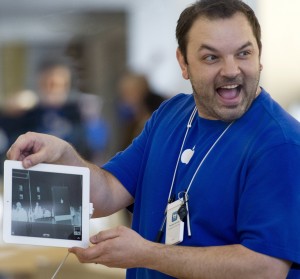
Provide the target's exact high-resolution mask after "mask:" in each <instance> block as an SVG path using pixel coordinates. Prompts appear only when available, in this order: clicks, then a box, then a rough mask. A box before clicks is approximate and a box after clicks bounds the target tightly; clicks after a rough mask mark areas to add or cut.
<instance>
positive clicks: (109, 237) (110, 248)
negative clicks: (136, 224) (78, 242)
mask: <svg viewBox="0 0 300 279" xmlns="http://www.w3.org/2000/svg"><path fill="white" fill-rule="evenodd" d="M90 241H91V243H92V244H94V245H93V246H92V247H89V248H86V249H83V248H79V247H74V248H71V249H69V251H70V252H71V253H74V254H75V255H76V256H77V258H78V260H79V261H80V262H81V263H99V264H103V265H106V266H108V267H118V268H133V267H141V266H143V265H144V264H145V263H144V262H143V261H144V256H145V251H146V249H147V248H146V247H147V244H148V243H149V241H147V240H145V239H144V238H142V237H141V236H140V235H139V234H137V233H136V232H135V231H133V230H131V229H129V228H127V227H124V226H119V227H117V228H114V229H110V230H105V231H101V232H99V233H98V234H96V235H94V236H92V237H91V238H90Z"/></svg>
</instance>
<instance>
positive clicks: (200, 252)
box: [142, 243, 290, 279]
mask: <svg viewBox="0 0 300 279" xmlns="http://www.w3.org/2000/svg"><path fill="white" fill-rule="evenodd" d="M146 249H147V251H145V253H144V254H145V258H144V259H143V261H144V263H143V264H142V265H144V266H143V267H147V268H150V269H154V270H158V271H160V272H163V273H166V274H169V275H170V276H173V277H176V278H188V279H193V278H197V279H201V278H203V279H210V278H213V279H218V278H222V279H226V278H228V279H235V278H237V279H241V278H243V279H247V278H251V279H257V278H260V279H261V278H270V279H277V278H278V279H279V278H280V279H284V278H286V276H287V273H288V270H289V268H290V263H289V262H286V261H283V260H280V259H276V258H272V257H269V256H266V255H263V254H260V253H256V252H254V251H252V250H249V249H247V248H245V247H244V246H242V245H227V246H214V247H203V248H200V247H183V246H169V245H161V244H156V243H150V244H149V246H148V245H147V248H146Z"/></svg>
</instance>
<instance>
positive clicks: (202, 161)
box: [186, 122, 233, 195]
mask: <svg viewBox="0 0 300 279" xmlns="http://www.w3.org/2000/svg"><path fill="white" fill-rule="evenodd" d="M232 124H233V122H231V123H230V124H229V125H228V126H227V127H226V129H225V130H224V131H223V133H222V134H221V135H220V136H219V137H218V138H217V140H216V141H215V142H214V144H213V145H212V146H211V148H210V149H209V150H208V151H207V153H206V154H205V156H204V158H203V159H202V160H201V162H200V164H199V166H198V168H197V169H196V171H195V173H194V175H193V177H192V179H191V182H190V184H189V186H188V188H187V190H186V195H187V193H188V192H189V190H190V188H191V186H192V183H193V181H194V179H195V177H196V175H197V173H198V171H199V169H200V168H201V166H202V164H203V163H204V161H205V159H206V158H207V156H208V155H209V153H210V152H211V151H212V150H213V148H214V147H215V145H216V144H217V143H218V141H219V140H220V139H221V138H222V137H223V135H224V134H225V133H226V132H227V130H228V129H229V128H230V126H231V125H232Z"/></svg>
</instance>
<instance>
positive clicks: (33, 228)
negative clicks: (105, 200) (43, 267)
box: [3, 160, 90, 247]
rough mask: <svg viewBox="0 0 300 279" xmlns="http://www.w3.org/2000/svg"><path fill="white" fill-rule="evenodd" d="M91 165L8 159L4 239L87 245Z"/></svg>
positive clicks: (19, 242) (8, 241)
mask: <svg viewBox="0 0 300 279" xmlns="http://www.w3.org/2000/svg"><path fill="white" fill-rule="evenodd" d="M89 184H90V173H89V169H88V168H83V167H73V166H62V165H53V164H39V165H36V166H34V167H32V168H29V169H24V168H23V167H22V164H21V162H18V161H10V160H6V161H5V162H4V201H3V204H4V208H3V212H4V215H3V240H4V241H5V242H7V243H16V244H29V245H43V246H57V247H73V246H79V247H87V246H88V244H89V217H90V202H89V199H90V188H89Z"/></svg>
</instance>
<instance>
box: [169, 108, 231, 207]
mask: <svg viewBox="0 0 300 279" xmlns="http://www.w3.org/2000/svg"><path fill="white" fill-rule="evenodd" d="M196 112H197V107H196V106H195V108H194V110H193V112H192V113H191V116H190V118H189V121H188V124H187V128H186V132H185V135H184V139H183V142H182V145H181V148H180V152H179V155H178V159H177V163H176V167H175V170H174V174H173V179H172V184H171V188H170V192H169V196H168V203H169V202H170V201H171V195H172V191H173V187H174V183H175V178H176V174H177V169H178V165H179V161H180V157H181V154H182V150H183V147H184V144H185V141H186V137H187V135H188V132H189V129H190V128H191V127H192V122H193V120H194V118H195V115H196ZM232 124H233V122H231V123H230V124H229V125H228V126H227V127H226V129H225V130H224V131H223V132H222V134H221V135H220V136H219V137H218V138H217V140H216V141H215V142H214V143H213V145H212V146H211V147H210V149H209V150H208V151H207V153H206V154H205V156H204V158H203V159H202V160H201V162H200V164H199V165H198V167H197V169H196V171H195V173H194V175H193V177H192V179H191V181H190V184H189V186H188V188H187V190H186V192H185V195H187V194H188V192H189V190H190V188H191V186H192V183H193V182H194V179H195V177H196V175H197V173H198V171H199V169H200V167H201V166H202V164H203V163H204V161H205V159H206V158H207V156H208V155H209V154H210V152H211V151H212V150H213V149H214V147H215V146H216V144H217V143H218V142H219V140H220V139H221V138H222V137H223V136H224V134H225V133H226V132H227V130H228V129H229V128H230V127H231V125H232Z"/></svg>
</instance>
